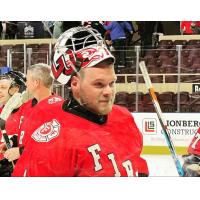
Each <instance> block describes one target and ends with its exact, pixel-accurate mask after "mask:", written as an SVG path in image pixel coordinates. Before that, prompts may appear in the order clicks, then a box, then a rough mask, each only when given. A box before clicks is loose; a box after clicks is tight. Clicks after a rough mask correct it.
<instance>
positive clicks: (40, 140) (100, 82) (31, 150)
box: [13, 27, 148, 177]
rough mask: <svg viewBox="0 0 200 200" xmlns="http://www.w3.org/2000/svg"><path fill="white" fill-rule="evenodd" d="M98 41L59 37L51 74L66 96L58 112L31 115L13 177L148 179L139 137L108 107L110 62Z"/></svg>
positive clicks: (85, 34)
mask: <svg viewBox="0 0 200 200" xmlns="http://www.w3.org/2000/svg"><path fill="white" fill-rule="evenodd" d="M72 39H73V40H72ZM102 40H103V39H102V38H101V37H99V36H98V35H96V34H95V33H94V32H92V30H90V29H88V28H84V27H77V28H73V29H70V30H68V31H66V32H65V33H63V35H61V36H60V38H59V42H58V43H57V44H56V45H55V46H56V49H55V55H54V62H53V65H52V73H53V75H54V77H55V78H56V79H57V80H58V81H59V82H60V83H62V84H69V85H70V86H71V90H72V96H71V97H70V99H68V100H66V101H65V102H64V103H63V104H62V107H59V106H57V107H56V106H55V107H51V108H50V109H49V108H42V107H41V109H40V112H39V113H38V112H35V113H34V114H33V112H32V114H31V117H32V119H35V117H37V119H38V120H39V122H38V123H37V126H35V125H33V124H31V123H28V124H29V126H30V127H29V129H30V132H29V134H30V137H29V141H28V143H27V145H26V147H25V149H24V152H23V154H22V156H21V157H20V159H19V160H18V162H17V164H16V166H15V169H14V173H13V176H84V177H85V176H147V175H148V168H147V164H146V161H145V160H144V159H142V158H141V157H140V153H141V150H142V134H141V133H140V131H139V129H138V128H137V126H136V124H135V122H134V119H133V117H132V115H131V114H130V113H129V112H128V111H127V110H126V109H125V108H122V107H119V106H113V102H114V96H115V81H116V75H115V72H114V60H115V59H114V57H113V55H112V54H111V53H110V52H109V51H108V49H107V48H106V47H105V45H104V44H103V43H102ZM80 41H82V42H81V45H82V47H80ZM63 44H66V46H65V48H63ZM60 45H61V46H60ZM77 45H78V46H77ZM77 47H80V48H77ZM61 49H62V50H61ZM64 63H65V64H67V66H65V65H64ZM64 68H65V70H63V69H64ZM44 111H45V112H44ZM41 113H42V114H41ZM119 116H120V117H119ZM119 146H120V148H119Z"/></svg>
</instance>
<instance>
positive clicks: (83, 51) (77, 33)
mask: <svg viewBox="0 0 200 200" xmlns="http://www.w3.org/2000/svg"><path fill="white" fill-rule="evenodd" d="M54 50H55V53H54V57H53V63H52V76H53V78H55V79H56V80H57V81H58V82H60V83H61V84H67V83H68V82H69V81H70V79H71V77H72V76H73V75H74V74H76V73H77V72H78V71H79V70H80V69H81V68H86V67H94V66H95V65H97V64H98V63H100V62H102V61H104V60H106V59H109V58H110V59H112V61H113V63H114V62H115V58H114V56H113V55H112V54H111V53H110V51H109V50H108V49H107V47H106V45H105V43H104V41H103V38H102V37H101V34H100V33H99V32H97V31H96V30H95V29H92V28H86V27H75V28H71V29H69V30H67V31H65V32H64V33H63V34H62V35H61V36H60V37H59V38H58V40H57V43H56V44H55V49H54Z"/></svg>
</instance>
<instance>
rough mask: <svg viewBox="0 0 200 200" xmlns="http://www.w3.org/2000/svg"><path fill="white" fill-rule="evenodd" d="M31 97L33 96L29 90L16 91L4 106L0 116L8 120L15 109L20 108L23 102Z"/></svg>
mask: <svg viewBox="0 0 200 200" xmlns="http://www.w3.org/2000/svg"><path fill="white" fill-rule="evenodd" d="M31 98H32V96H31V95H30V94H29V93H28V92H27V91H24V92H23V93H15V94H14V95H13V96H12V97H11V98H10V99H9V100H8V102H7V103H6V105H5V106H4V108H3V110H2V112H1V114H0V118H1V119H3V120H6V119H7V118H8V116H9V115H10V114H11V113H12V111H13V110H14V109H17V108H19V107H20V106H21V105H22V104H23V103H25V102H27V101H28V100H29V99H31Z"/></svg>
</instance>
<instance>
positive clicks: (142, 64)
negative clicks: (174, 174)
mask: <svg viewBox="0 0 200 200" xmlns="http://www.w3.org/2000/svg"><path fill="white" fill-rule="evenodd" d="M139 66H140V70H141V72H142V75H143V77H144V80H145V83H146V87H147V89H148V91H149V94H150V96H151V98H152V102H153V105H154V108H155V110H156V113H157V116H158V119H159V121H160V124H161V127H162V129H163V132H164V136H165V139H166V142H167V145H168V147H169V150H170V153H171V155H172V158H173V160H174V163H175V165H176V169H177V171H178V174H179V176H184V171H183V168H182V166H181V163H180V161H179V159H178V156H177V154H176V151H175V148H174V144H173V142H172V139H171V137H170V133H169V132H168V128H167V124H166V122H165V120H164V118H163V114H162V111H161V108H160V105H159V103H158V99H157V97H156V94H155V92H154V88H153V86H152V83H151V80H150V77H149V74H148V72H147V69H146V66H145V62H144V61H141V62H140V63H139Z"/></svg>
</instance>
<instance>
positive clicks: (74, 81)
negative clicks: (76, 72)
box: [71, 76, 79, 88]
mask: <svg viewBox="0 0 200 200" xmlns="http://www.w3.org/2000/svg"><path fill="white" fill-rule="evenodd" d="M78 82H79V80H78V77H77V76H72V78H71V87H73V88H76V87H78Z"/></svg>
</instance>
